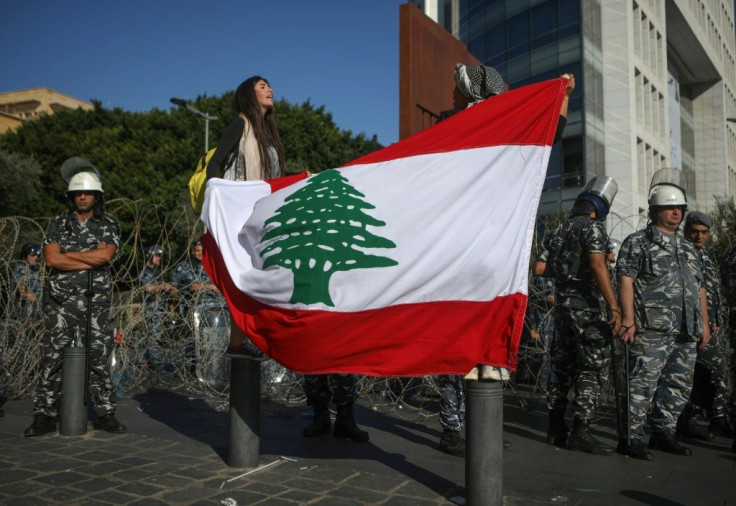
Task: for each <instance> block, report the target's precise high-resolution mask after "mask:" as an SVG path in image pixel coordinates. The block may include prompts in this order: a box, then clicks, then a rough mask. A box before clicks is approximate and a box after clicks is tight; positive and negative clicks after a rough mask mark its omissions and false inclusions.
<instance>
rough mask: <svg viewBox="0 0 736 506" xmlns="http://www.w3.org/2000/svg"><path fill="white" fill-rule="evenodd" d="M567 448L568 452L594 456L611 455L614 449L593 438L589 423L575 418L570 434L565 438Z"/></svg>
mask: <svg viewBox="0 0 736 506" xmlns="http://www.w3.org/2000/svg"><path fill="white" fill-rule="evenodd" d="M567 448H568V449H570V450H574V451H578V452H585V453H592V454H594V455H613V453H614V449H613V448H612V447H610V446H608V445H605V444H603V443H601V442H600V441H598V440H597V439H596V438H594V437H593V434H591V433H590V427H589V422H586V421H584V420H581V419H579V418H575V420H573V424H572V432H571V433H570V435H569V436H568V437H567Z"/></svg>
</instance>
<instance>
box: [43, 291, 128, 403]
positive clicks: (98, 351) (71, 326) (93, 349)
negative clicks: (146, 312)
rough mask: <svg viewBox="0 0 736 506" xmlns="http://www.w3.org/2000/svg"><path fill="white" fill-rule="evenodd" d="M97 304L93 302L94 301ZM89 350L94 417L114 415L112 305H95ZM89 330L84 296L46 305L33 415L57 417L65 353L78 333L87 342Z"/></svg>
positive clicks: (50, 299) (90, 391) (51, 301)
mask: <svg viewBox="0 0 736 506" xmlns="http://www.w3.org/2000/svg"><path fill="white" fill-rule="evenodd" d="M93 302H94V300H93ZM91 316H92V318H91V334H92V335H91V336H90V350H89V364H88V365H89V370H90V375H89V395H90V396H91V397H92V401H93V403H94V406H95V414H96V415H97V416H104V415H105V414H107V413H113V412H115V406H116V402H115V401H116V399H115V398H114V388H113V384H112V380H111V378H110V364H109V357H110V353H111V352H112V347H113V346H114V343H113V335H112V329H111V328H110V304H109V302H107V301H106V302H105V303H104V304H99V305H98V304H94V303H93V304H92V314H91ZM86 329H87V303H86V298H85V297H84V295H82V294H81V293H80V294H79V295H76V294H75V295H73V296H72V297H70V298H69V299H67V300H66V301H64V302H63V303H61V304H60V303H58V302H57V301H56V300H55V299H53V298H52V297H49V300H48V304H47V305H46V332H45V334H44V337H43V358H42V360H41V378H40V381H39V385H38V387H37V388H36V391H35V392H34V394H33V405H34V414H36V415H37V414H44V415H47V416H50V417H56V415H57V414H58V408H59V407H58V400H59V397H60V395H61V381H62V366H63V349H64V347H66V346H67V345H68V344H69V343H70V342H73V340H74V339H75V337H76V335H77V332H79V335H80V336H81V338H82V340H84V334H85V332H86Z"/></svg>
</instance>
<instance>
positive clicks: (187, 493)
mask: <svg viewBox="0 0 736 506" xmlns="http://www.w3.org/2000/svg"><path fill="white" fill-rule="evenodd" d="M215 494H217V492H215V491H213V490H209V489H206V488H201V487H186V488H185V489H183V490H174V491H172V492H167V493H165V494H163V495H162V496H161V499H163V500H164V501H166V502H168V503H169V504H189V503H190V502H192V501H196V500H199V499H204V498H205V497H211V496H213V495H215Z"/></svg>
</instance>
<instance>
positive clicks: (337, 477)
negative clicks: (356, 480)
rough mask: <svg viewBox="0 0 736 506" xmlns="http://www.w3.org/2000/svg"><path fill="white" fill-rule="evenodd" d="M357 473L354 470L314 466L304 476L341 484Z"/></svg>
mask: <svg viewBox="0 0 736 506" xmlns="http://www.w3.org/2000/svg"><path fill="white" fill-rule="evenodd" d="M355 474H357V472H356V471H355V470H353V469H347V468H339V467H332V466H313V467H310V468H309V469H307V470H306V471H304V473H303V475H302V476H304V477H305V478H311V477H312V476H314V475H316V476H315V477H316V478H317V479H320V480H324V479H328V480H329V481H331V482H333V483H339V482H341V481H343V480H345V479H347V478H350V477H351V476H354V475H355Z"/></svg>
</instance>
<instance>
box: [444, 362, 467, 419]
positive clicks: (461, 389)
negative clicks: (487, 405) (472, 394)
mask: <svg viewBox="0 0 736 506" xmlns="http://www.w3.org/2000/svg"><path fill="white" fill-rule="evenodd" d="M439 385H440V425H442V428H443V429H444V430H447V431H453V432H459V431H461V430H462V428H463V422H464V420H465V384H464V383H463V377H462V376H458V375H455V374H445V375H442V376H440V377H439Z"/></svg>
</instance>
